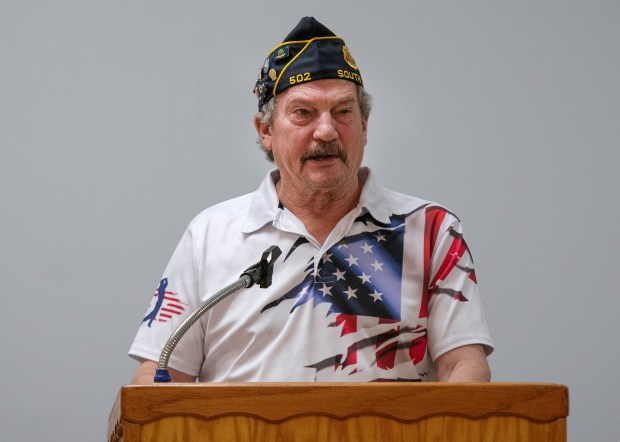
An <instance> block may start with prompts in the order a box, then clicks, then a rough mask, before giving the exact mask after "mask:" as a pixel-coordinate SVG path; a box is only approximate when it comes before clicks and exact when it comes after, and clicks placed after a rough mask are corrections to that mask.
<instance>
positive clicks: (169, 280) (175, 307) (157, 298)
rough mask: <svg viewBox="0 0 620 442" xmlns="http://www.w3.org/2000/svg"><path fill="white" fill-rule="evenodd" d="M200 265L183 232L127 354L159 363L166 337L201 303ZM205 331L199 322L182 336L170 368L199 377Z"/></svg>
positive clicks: (192, 245) (190, 241) (188, 233)
mask: <svg viewBox="0 0 620 442" xmlns="http://www.w3.org/2000/svg"><path fill="white" fill-rule="evenodd" d="M198 269H199V263H198V258H197V253H196V249H195V245H194V242H193V238H192V234H191V230H190V229H188V230H186V232H185V233H184V235H183V237H182V238H181V241H180V242H179V244H178V246H177V248H176V249H175V251H174V253H173V255H172V257H171V259H170V261H169V263H168V266H167V267H166V270H165V272H164V274H163V276H162V279H161V280H160V281H159V284H158V285H157V288H156V289H155V291H154V293H152V295H151V296H150V302H149V307H148V309H147V311H146V314H145V316H144V318H143V320H142V324H141V325H140V327H139V329H138V332H137V334H136V337H135V339H134V341H133V344H132V345H131V348H130V350H129V355H130V356H131V357H133V358H135V359H137V360H138V361H143V360H152V361H158V360H159V356H160V354H161V351H162V349H163V348H164V346H165V344H166V342H167V341H168V338H169V337H170V336H171V335H172V333H173V332H174V331H175V330H176V328H177V327H178V326H179V324H181V322H182V321H183V320H184V319H185V318H186V317H187V316H188V315H189V314H190V313H191V312H192V311H194V310H195V309H196V308H197V307H198V306H199V305H200V303H201V300H200V294H199V283H198V271H199V270H198ZM203 344H204V330H203V329H202V327H201V323H200V322H198V323H196V324H194V326H193V327H191V328H190V329H189V331H188V332H187V333H186V334H185V335H184V336H183V338H182V339H181V340H180V341H179V343H178V344H177V346H176V347H175V349H174V351H173V352H172V355H171V357H170V361H169V367H170V368H174V369H175V370H179V371H181V372H183V373H187V374H189V375H196V376H197V375H198V373H199V372H200V367H201V366H202V362H203V360H204V355H203V353H202V349H203V348H204V345H203Z"/></svg>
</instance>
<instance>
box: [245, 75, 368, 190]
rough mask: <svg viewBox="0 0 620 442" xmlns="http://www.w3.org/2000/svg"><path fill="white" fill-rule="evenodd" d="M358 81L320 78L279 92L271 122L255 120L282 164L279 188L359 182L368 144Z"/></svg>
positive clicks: (325, 187)
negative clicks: (357, 86)
mask: <svg viewBox="0 0 620 442" xmlns="http://www.w3.org/2000/svg"><path fill="white" fill-rule="evenodd" d="M366 127H367V121H364V120H363V119H362V115H361V112H360V106H359V102H358V97H357V88H356V85H355V84H354V83H352V82H350V81H346V80H337V79H334V80H317V81H312V82H309V83H305V84H301V85H298V86H294V87H291V88H289V89H287V90H286V91H284V92H283V93H282V94H280V95H278V97H277V102H276V107H275V112H274V116H273V121H272V125H271V127H269V126H267V125H261V124H258V123H257V130H258V132H259V135H260V137H261V139H262V141H263V144H264V146H265V147H266V148H267V149H270V150H271V151H272V152H273V156H274V159H275V163H276V165H277V166H278V169H279V170H280V176H281V182H280V190H281V191H284V192H291V191H292V192H308V191H310V192H315V191H329V190H339V189H340V190H347V189H348V186H357V172H358V170H359V167H360V165H361V162H362V157H363V154H364V146H365V145H366Z"/></svg>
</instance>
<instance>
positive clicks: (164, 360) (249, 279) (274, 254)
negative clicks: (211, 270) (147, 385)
mask: <svg viewBox="0 0 620 442" xmlns="http://www.w3.org/2000/svg"><path fill="white" fill-rule="evenodd" d="M281 254H282V251H281V250H280V248H279V247H277V246H271V247H269V248H268V249H267V250H265V251H264V252H263V255H262V257H261V259H260V261H259V262H257V263H256V264H254V265H253V266H251V267H248V268H247V269H246V270H245V271H244V272H243V273H242V274H241V276H240V277H239V279H237V281H235V282H233V283H232V284H230V285H228V286H226V287H224V288H223V289H221V290H220V291H219V292H217V293H216V294H215V295H213V296H211V297H210V298H209V299H207V300H206V301H205V302H204V303H202V305H200V307H198V308H197V309H196V310H194V311H193V312H192V313H191V314H190V315H189V316H188V317H187V318H185V320H184V321H183V322H182V323H181V324H180V325H179V326H178V327H177V329H176V330H175V331H174V332H173V333H172V335H171V336H170V338H168V342H166V345H165V346H164V349H163V350H162V352H161V355H160V356H159V363H158V366H157V370H156V371H155V379H154V382H171V379H170V373H169V372H168V361H169V360H170V355H171V354H172V350H174V347H176V345H177V343H178V342H179V341H180V340H181V338H182V337H183V335H185V333H187V331H188V330H189V329H190V327H191V326H192V325H194V323H195V322H196V321H197V320H198V319H199V318H200V317H201V316H202V315H203V314H204V313H205V312H207V311H208V310H210V309H211V308H212V307H213V306H214V305H216V304H217V303H218V302H220V301H221V300H222V299H224V298H226V297H227V296H229V295H232V294H233V293H235V292H237V291H239V290H241V289H243V288H249V287H252V286H253V285H254V284H257V283H258V284H259V286H260V287H261V288H267V287H269V286H270V285H271V277H272V276H273V263H274V262H275V261H276V259H278V257H279V256H280V255H281Z"/></svg>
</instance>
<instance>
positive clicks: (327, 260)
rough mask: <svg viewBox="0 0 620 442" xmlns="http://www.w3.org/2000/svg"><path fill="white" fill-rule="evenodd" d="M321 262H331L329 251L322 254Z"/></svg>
mask: <svg viewBox="0 0 620 442" xmlns="http://www.w3.org/2000/svg"><path fill="white" fill-rule="evenodd" d="M323 262H324V263H325V262H332V254H331V253H326V254H325V255H323Z"/></svg>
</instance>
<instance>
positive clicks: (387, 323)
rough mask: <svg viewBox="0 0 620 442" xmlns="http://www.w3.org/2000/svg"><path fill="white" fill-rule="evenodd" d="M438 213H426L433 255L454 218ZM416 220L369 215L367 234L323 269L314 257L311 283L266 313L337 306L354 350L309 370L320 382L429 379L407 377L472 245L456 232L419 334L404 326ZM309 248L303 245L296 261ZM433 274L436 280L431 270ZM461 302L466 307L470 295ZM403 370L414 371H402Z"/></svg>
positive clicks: (337, 318) (337, 321)
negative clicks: (441, 228) (406, 264)
mask: <svg viewBox="0 0 620 442" xmlns="http://www.w3.org/2000/svg"><path fill="white" fill-rule="evenodd" d="M437 209H439V210H436V211H435V210H430V211H429V210H427V211H426V218H428V219H427V223H428V224H427V228H428V227H429V226H431V228H429V229H427V231H426V232H425V243H426V242H427V241H428V244H425V247H424V249H425V250H432V248H433V247H434V243H435V242H436V240H437V235H438V233H439V232H438V228H437V227H436V226H437V224H441V222H442V221H443V217H444V216H445V213H446V211H445V209H442V208H437ZM409 215H411V214H407V215H393V216H392V217H391V218H390V223H389V224H382V223H379V222H377V221H376V220H374V219H373V218H372V217H371V216H370V215H369V214H365V215H362V216H360V217H359V218H357V219H356V221H355V222H360V223H364V224H365V225H366V226H367V228H368V230H367V231H365V232H362V233H358V234H354V235H351V236H347V237H345V238H343V239H342V240H340V241H339V242H338V243H337V244H335V245H334V246H332V247H331V248H330V249H329V250H328V251H327V252H326V253H325V254H324V255H323V256H322V257H321V258H320V261H319V263H318V264H317V265H316V266H315V262H314V258H312V259H310V261H309V262H308V265H307V268H306V272H305V278H304V279H303V281H302V282H300V283H299V284H298V285H296V286H295V287H294V288H293V289H291V290H290V291H289V292H288V293H286V294H285V295H284V296H282V297H280V298H279V299H278V300H276V301H274V302H272V303H270V304H268V305H266V306H265V307H264V308H263V311H266V310H268V309H270V308H273V307H275V306H277V305H279V304H280V303H281V302H282V301H284V300H295V303H294V305H293V307H292V308H291V310H290V312H289V313H290V314H293V312H294V311H295V310H296V309H297V308H299V307H300V306H302V305H304V304H307V303H311V305H313V306H314V307H316V306H318V305H320V304H323V303H328V304H329V310H328V315H334V320H333V321H332V323H331V326H332V327H340V338H341V339H343V340H346V343H347V344H346V349H345V350H344V351H342V352H339V353H337V354H333V355H330V356H329V357H327V358H325V359H322V360H319V361H316V362H315V363H313V364H311V365H309V367H310V368H314V369H315V370H316V376H315V379H316V380H317V381H321V380H333V379H334V374H335V373H337V375H338V379H343V377H342V375H344V376H345V379H346V377H347V376H348V377H349V378H350V379H351V380H354V379H353V378H355V377H357V378H359V379H363V380H364V381H420V380H421V377H423V376H424V375H426V374H427V373H419V375H417V376H409V375H405V376H401V374H404V373H409V374H410V373H411V372H412V370H411V365H416V364H418V363H420V362H421V361H422V360H423V359H424V357H425V353H426V350H427V339H426V320H425V319H426V316H427V310H428V307H427V306H428V301H429V299H430V297H431V296H433V295H434V294H437V293H439V292H440V291H441V290H445V289H439V288H438V286H437V285H438V284H439V283H440V281H441V280H442V279H443V278H445V277H446V276H447V275H448V274H449V272H450V271H451V270H452V269H453V268H454V267H455V266H456V265H457V262H458V259H459V254H460V255H461V256H462V254H463V253H464V252H465V251H466V246H465V243H464V241H462V238H461V237H460V236H459V235H458V234H456V232H455V234H454V235H453V244H452V246H451V247H450V249H449V251H450V252H449V253H448V254H447V255H446V258H445V262H444V264H442V265H441V266H440V268H439V271H438V272H437V276H436V277H435V278H433V280H432V281H431V280H430V278H428V280H427V281H425V284H426V285H425V287H428V288H429V290H424V293H422V306H421V308H420V312H419V318H420V321H419V323H418V324H416V326H415V327H410V326H409V327H403V326H402V324H401V319H402V318H401V305H402V296H403V294H402V293H401V290H402V278H403V276H402V275H403V253H404V249H403V247H404V246H403V244H404V236H405V228H406V218H407V216H409ZM373 229H374V230H373ZM433 235H435V236H434V237H433ZM306 242H307V241H305V240H304V239H300V240H298V241H297V242H296V244H295V245H294V246H293V248H292V249H291V251H289V253H288V255H290V254H291V253H293V252H294V250H295V249H297V248H298V247H300V246H301V245H302V244H304V243H306ZM288 255H287V257H288ZM315 267H316V271H315ZM425 267H429V268H430V256H428V257H427V256H425ZM425 270H427V271H426V273H425V274H428V270H429V269H428V268H425ZM472 272H473V271H472ZM445 294H449V293H448V292H445ZM453 297H454V299H455V300H458V301H466V298H465V297H464V296H463V295H462V293H459V294H458V295H455V296H453ZM401 364H405V365H408V366H409V367H407V369H405V370H402V368H403V367H402V366H401V367H400V369H395V367H396V366H398V365H401ZM394 369H395V370H394ZM363 371H365V372H368V373H371V372H372V373H371V374H370V376H371V377H370V378H368V377H367V376H366V377H364V376H360V373H361V372H363ZM355 380H357V379H355Z"/></svg>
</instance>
